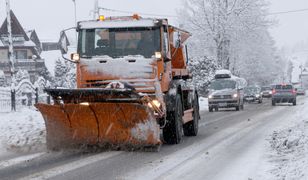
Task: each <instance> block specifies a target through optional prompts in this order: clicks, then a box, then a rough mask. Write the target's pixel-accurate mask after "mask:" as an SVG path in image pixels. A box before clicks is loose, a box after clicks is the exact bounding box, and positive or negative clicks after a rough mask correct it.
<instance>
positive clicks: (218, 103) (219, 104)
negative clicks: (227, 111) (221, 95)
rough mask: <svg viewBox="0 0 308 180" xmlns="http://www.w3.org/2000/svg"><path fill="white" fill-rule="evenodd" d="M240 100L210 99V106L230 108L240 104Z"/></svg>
mask: <svg viewBox="0 0 308 180" xmlns="http://www.w3.org/2000/svg"><path fill="white" fill-rule="evenodd" d="M239 104H240V103H239V100H236V99H235V100H234V99H228V100H209V107H210V108H217V107H218V108H229V107H237V106H239Z"/></svg>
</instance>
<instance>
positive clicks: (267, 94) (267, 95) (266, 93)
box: [261, 86, 272, 98]
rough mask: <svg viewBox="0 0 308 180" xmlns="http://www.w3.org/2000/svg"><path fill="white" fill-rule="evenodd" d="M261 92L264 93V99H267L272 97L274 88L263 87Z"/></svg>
mask: <svg viewBox="0 0 308 180" xmlns="http://www.w3.org/2000/svg"><path fill="white" fill-rule="evenodd" d="M261 92H262V97H265V98H270V97H272V87H271V86H262V87H261Z"/></svg>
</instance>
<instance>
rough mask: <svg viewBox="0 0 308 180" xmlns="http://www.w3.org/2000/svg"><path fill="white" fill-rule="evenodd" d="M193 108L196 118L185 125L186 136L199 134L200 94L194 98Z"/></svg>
mask: <svg viewBox="0 0 308 180" xmlns="http://www.w3.org/2000/svg"><path fill="white" fill-rule="evenodd" d="M193 110H194V111H193V118H194V119H193V120H192V121H190V122H188V123H186V124H184V125H183V130H184V135H185V136H197V134H198V129H199V120H200V114H199V102H198V96H195V98H194V104H193Z"/></svg>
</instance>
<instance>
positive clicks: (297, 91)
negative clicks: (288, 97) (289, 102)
mask: <svg viewBox="0 0 308 180" xmlns="http://www.w3.org/2000/svg"><path fill="white" fill-rule="evenodd" d="M296 94H297V95H303V96H305V95H306V90H305V89H304V88H301V87H299V88H296Z"/></svg>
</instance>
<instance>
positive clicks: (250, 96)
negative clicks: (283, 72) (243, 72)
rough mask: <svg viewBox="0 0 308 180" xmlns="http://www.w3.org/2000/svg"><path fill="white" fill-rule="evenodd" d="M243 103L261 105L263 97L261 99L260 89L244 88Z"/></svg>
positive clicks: (255, 87)
mask: <svg viewBox="0 0 308 180" xmlns="http://www.w3.org/2000/svg"><path fill="white" fill-rule="evenodd" d="M244 101H245V102H258V103H262V101H263V97H262V92H261V88H260V87H257V86H247V87H245V88H244Z"/></svg>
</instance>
